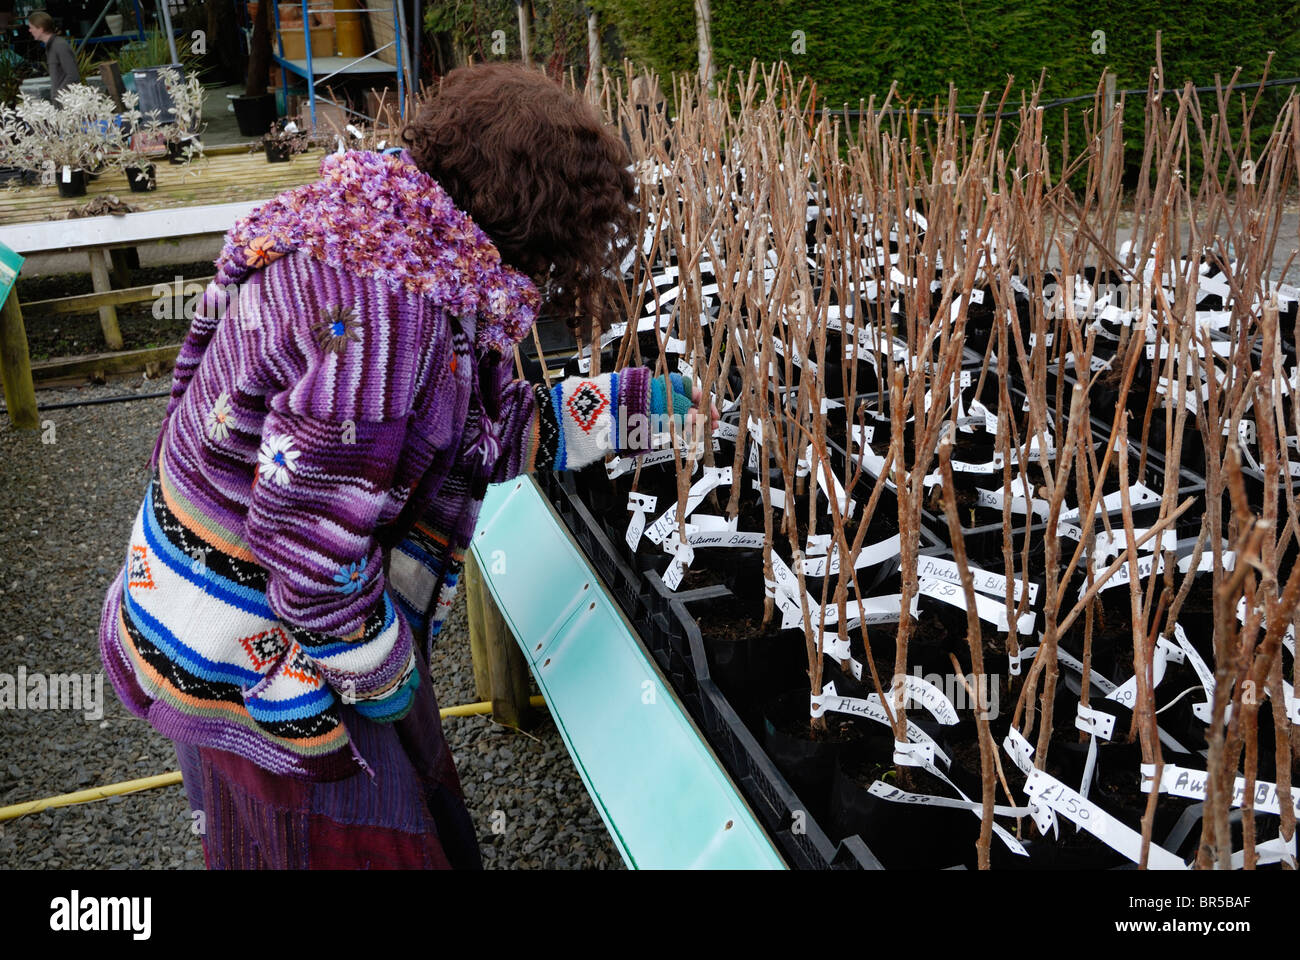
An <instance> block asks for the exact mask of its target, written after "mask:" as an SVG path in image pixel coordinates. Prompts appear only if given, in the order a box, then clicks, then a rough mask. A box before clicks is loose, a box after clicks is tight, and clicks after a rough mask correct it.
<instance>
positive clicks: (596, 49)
mask: <svg viewBox="0 0 1300 960" xmlns="http://www.w3.org/2000/svg"><path fill="white" fill-rule="evenodd" d="M599 83H600V24H599V22H598V21H597V20H596V11H595V10H588V11H587V87H588V88H589V89H590V90H591V91H592V99H595V98H596V96H598V95H599V89H598V86H597V85H598V84H599Z"/></svg>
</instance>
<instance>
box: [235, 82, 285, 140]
mask: <svg viewBox="0 0 1300 960" xmlns="http://www.w3.org/2000/svg"><path fill="white" fill-rule="evenodd" d="M233 103H234V104H235V123H237V124H238V125H239V135H240V136H241V137H260V136H262V134H264V133H266V132H267V131H268V130H270V129H271V124H272V123H274V122H275V113H276V110H275V94H273V93H267V94H263V95H262V96H260V97H235V99H234V101H233Z"/></svg>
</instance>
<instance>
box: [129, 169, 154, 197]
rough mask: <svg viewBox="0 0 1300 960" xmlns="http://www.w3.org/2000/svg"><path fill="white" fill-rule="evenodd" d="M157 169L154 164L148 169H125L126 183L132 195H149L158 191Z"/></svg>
mask: <svg viewBox="0 0 1300 960" xmlns="http://www.w3.org/2000/svg"><path fill="white" fill-rule="evenodd" d="M157 169H158V168H157V167H155V166H154V165H153V164H152V163H151V164H149V165H148V166H147V167H127V168H125V173H126V182H127V185H128V186H129V187H130V188H131V192H132V193H149V192H150V191H151V190H156V189H158V176H157Z"/></svg>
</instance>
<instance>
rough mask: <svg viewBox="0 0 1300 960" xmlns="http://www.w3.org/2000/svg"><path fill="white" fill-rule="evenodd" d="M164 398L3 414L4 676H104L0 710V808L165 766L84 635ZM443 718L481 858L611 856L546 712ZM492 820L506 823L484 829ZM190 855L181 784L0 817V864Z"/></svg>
mask: <svg viewBox="0 0 1300 960" xmlns="http://www.w3.org/2000/svg"><path fill="white" fill-rule="evenodd" d="M166 387H167V382H166V381H157V380H155V381H142V380H139V379H137V380H133V381H122V380H119V381H116V382H110V383H109V384H106V385H103V386H98V387H85V388H78V389H74V390H56V391H42V392H41V393H39V394H38V397H37V399H38V403H40V404H42V405H45V404H52V403H58V402H64V401H84V400H86V399H90V398H96V397H106V396H120V395H122V394H125V393H131V392H136V393H152V392H157V391H160V390H164V389H166ZM165 407H166V400H164V399H151V400H140V401H136V402H131V403H124V404H107V405H103V406H92V407H82V408H79V409H66V410H50V411H44V412H42V414H41V418H42V422H43V429H42V430H41V431H37V432H30V431H29V432H22V433H20V432H18V431H15V430H13V429H12V428H11V427H10V426H9V425H8V419H7V418H6V417H4V416H0V517H3V518H4V520H3V522H0V674H8V675H10V676H16V675H17V673H18V671H19V668H20V667H23V668H25V670H26V671H27V672H28V674H29V675H30V674H34V673H42V674H55V673H78V674H91V675H92V676H93V677H96V678H99V681H98V682H99V683H100V684H102V695H101V696H100V698H99V701H98V702H99V703H100V705H101V710H102V715H101V716H95V715H94V711H87V710H81V709H77V710H70V709H49V710H39V711H36V710H21V711H20V710H12V709H0V806H3V805H6V804H12V803H18V802H21V801H25V800H34V799H38V798H41V797H47V796H52V795H54V794H59V793H68V792H71V791H74V790H80V789H85V788H87V787H92V786H99V785H105V784H110V783H116V782H118V781H122V780H130V779H134V778H138V777H147V776H152V775H154V774H159V773H164V772H168V771H172V770H175V769H177V765H176V755H175V751H174V750H173V748H172V745H171V743H170V741H168V740H166V739H164V738H163V737H161V736H159V735H158V734H157V733H155V732H154V731H153V729H152V728H151V727H150V726H149V725H148V724H147V723H145V722H144V721H142V720H138V719H136V718H135V717H133V716H131V715H130V714H128V713H127V712H126V711H125V710H124V709H123V707H122V705H121V704H120V703H119V701H118V699H117V696H116V694H115V693H114V692H113V689H112V686H111V684H109V682H108V680H107V678H106V677H104V676H103V672H102V667H101V665H100V662H99V652H98V644H97V640H96V637H97V631H98V625H99V611H100V607H101V604H102V601H103V597H104V591H105V589H106V587H107V586H108V584H109V582H110V581H111V580H112V578H113V576H114V575H115V574H116V571H117V566H118V564H119V562H120V556H121V553H122V550H123V549H124V547H125V540H126V536H127V534H128V532H129V530H130V524H131V520H132V518H133V517H134V514H135V511H136V509H137V507H138V505H139V499H140V496H141V495H142V493H143V489H144V483H145V481H146V480H147V466H146V464H147V460H148V456H149V452H150V450H151V449H152V446H153V441H154V437H155V435H156V432H157V428H158V424H159V421H160V419H161V417H162V414H163V411H164V409H165ZM467 630H468V628H467V626H466V620H465V607H464V602H463V599H462V600H461V601H459V602H458V603H457V605H456V607H455V609H454V610H453V612H452V615H451V617H450V620H449V622H448V625H447V627H446V629H445V631H444V639H443V641H442V643H441V646H440V649H438V650H437V651H436V652H435V655H434V662H433V664H432V665H431V675H432V677H433V683H434V689H435V693H436V694H437V697H438V701H439V704H440V705H442V706H450V705H453V704H460V703H467V702H470V701H472V700H474V699H475V696H474V678H473V669H472V665H471V662H470V655H469V642H468V635H467ZM91 689H93V681H92V687H91ZM87 713H90V714H91V716H90V718H88V717H87ZM443 725H444V730H445V732H446V734H447V739H448V742H449V744H450V746H451V751H452V755H453V756H454V757H455V759H456V763H457V768H458V770H459V772H460V777H461V782H462V785H463V787H464V789H465V795H466V799H467V801H468V804H469V808H470V812H471V813H472V815H473V817H474V821H475V823H476V824H477V826H478V830H479V837H480V845H481V849H482V852H483V859H484V863H485V864H486V866H488V867H489V868H494V867H495V868H553V869H564V868H583V867H585V868H621V867H622V865H623V862H622V859H621V858H620V857H619V855H618V852H617V851H616V849H615V848H614V845H613V843H612V842H611V841H610V838H609V835H608V833H607V832H606V831H605V828H604V824H603V823H602V822H601V819H600V816H599V814H598V813H597V812H596V809H595V807H594V806H593V805H592V802H591V798H590V797H589V796H588V794H587V791H586V790H585V788H584V787H583V785H582V781H581V780H580V779H579V777H578V774H577V772H576V770H575V769H574V767H573V764H572V762H571V760H570V759H569V755H568V751H567V750H565V747H564V743H563V741H562V740H561V739H560V736H559V734H558V733H557V732H556V730H555V726H554V725H553V724H552V723H551V722H550V720H549V718H547V719H543V720H542V721H541V723H540V724H539V726H538V728H537V729H535V730H534V731H532V732H531V734H520V733H515V732H513V731H509V730H506V729H504V728H502V727H500V726H498V725H496V724H494V723H493V722H492V721H491V720H490V719H489V718H487V717H481V716H480V717H448V718H447V719H445V720H444V721H443ZM494 811H501V812H502V813H504V815H505V816H504V820H502V818H501V817H500V816H497V817H495V818H494ZM494 823H496V824H503V825H504V831H503V832H501V833H499V834H498V833H494V832H493V826H494ZM202 866H203V855H202V850H201V848H200V846H199V842H198V840H197V838H195V837H194V836H193V835H192V834H191V833H190V816H189V807H188V804H187V803H186V801H185V794H184V791H183V789H182V788H181V787H180V786H179V785H177V786H172V787H165V788H155V789H152V790H145V791H142V792H140V793H135V794H130V795H126V796H119V797H112V798H109V799H107V800H104V801H99V802H95V803H87V804H80V805H77V806H72V807H61V808H58V809H54V810H45V811H43V812H41V813H38V814H33V815H30V816H26V817H23V818H20V819H18V820H11V821H3V822H0V868H11V869H12V868H47V867H48V868H64V869H94V868H105V867H108V868H124V867H144V868H162V869H200V868H202Z"/></svg>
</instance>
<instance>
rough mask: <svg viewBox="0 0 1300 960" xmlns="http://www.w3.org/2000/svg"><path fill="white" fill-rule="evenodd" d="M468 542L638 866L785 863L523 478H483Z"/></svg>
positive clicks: (625, 852)
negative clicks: (485, 485)
mask: <svg viewBox="0 0 1300 960" xmlns="http://www.w3.org/2000/svg"><path fill="white" fill-rule="evenodd" d="M471 549H472V550H473V551H474V553H475V554H476V556H477V559H478V563H479V569H480V570H482V571H483V577H484V580H485V582H486V584H487V588H488V590H489V591H490V592H491V594H492V597H493V598H494V599H495V601H496V603H497V605H498V606H499V607H500V609H501V613H502V615H503V616H504V617H505V620H506V622H507V623H508V624H509V625H510V628H511V630H512V631H513V633H514V635H515V637H516V639H517V640H518V642H519V645H520V647H521V648H522V649H523V651H524V654H525V656H526V657H527V659H528V662H529V665H530V666H531V667H532V671H533V675H534V676H535V677H536V678H537V685H538V687H539V688H540V689H541V692H542V695H543V696H544V697H545V698H546V703H547V706H548V708H549V709H550V712H551V716H552V718H553V719H554V721H555V725H556V727H557V728H558V729H559V731H560V735H561V737H563V738H564V743H565V746H566V747H567V748H568V750H569V754H570V755H571V756H572V757H573V762H574V765H575V766H576V767H577V768H578V773H579V775H580V776H581V777H582V781H583V783H584V784H586V787H587V791H588V792H589V793H590V794H591V798H592V800H593V801H594V802H595V804H596V809H597V810H599V811H600V815H601V818H602V819H603V820H604V821H605V826H606V827H607V828H608V829H609V832H610V836H611V837H613V839H614V843H615V844H616V845H617V847H618V849H619V852H620V853H621V854H622V856H623V859H624V860H625V861H626V863H627V865H628V866H629V867H631V868H633V869H682V868H700V869H784V867H785V864H784V863H783V862H782V860H781V857H780V855H779V854H778V853H777V851H776V848H775V847H774V846H773V845H772V842H771V841H770V840H769V839H768V837H767V834H766V833H765V832H764V831H763V828H762V827H761V826H760V824H759V823H758V821H757V819H756V818H755V817H754V814H753V812H752V811H751V810H750V809H749V807H748V805H747V804H746V803H745V801H744V798H743V797H742V796H741V795H740V792H739V791H738V790H737V789H736V786H735V784H734V783H733V782H732V781H731V778H730V777H729V776H728V775H727V773H726V771H725V770H723V768H722V766H721V764H720V763H719V762H718V759H717V757H716V756H715V755H714V754H713V752H712V750H710V749H709V746H708V744H707V743H705V741H704V738H703V737H702V736H701V735H700V732H699V730H698V728H697V727H696V726H695V724H694V723H693V722H692V720H691V718H690V716H689V715H688V714H687V712H686V710H685V709H684V707H683V706H682V704H681V702H680V701H679V700H678V699H677V697H676V695H675V694H674V693H673V691H672V689H671V688H670V687H669V685H668V684H667V683H666V682H665V680H664V678H663V676H662V674H660V672H659V670H658V668H657V667H656V666H655V663H654V661H653V660H652V659H651V658H650V656H649V654H648V653H647V651H646V649H645V647H643V646H642V644H641V641H640V640H639V638H638V637H637V636H636V633H635V632H634V631H633V630H632V628H631V627H630V625H629V624H628V622H627V619H626V618H625V617H624V616H623V614H622V611H621V610H620V609H619V608H618V606H617V604H616V603H615V602H614V601H613V600H612V599H611V598H610V597H609V595H608V594H607V593H606V592H605V590H604V588H603V586H602V584H601V582H600V580H599V578H598V577H597V576H596V574H595V572H594V571H593V570H592V568H591V567H590V566H589V565H588V564H587V561H586V559H585V558H584V557H583V555H582V552H581V550H579V548H578V547H577V545H576V544H575V543H574V542H573V540H572V539H571V538H570V536H569V534H568V531H567V530H565V529H564V526H563V524H562V523H561V521H560V519H559V518H558V517H557V516H556V514H555V512H554V511H553V510H552V509H551V506H550V504H548V503H547V502H546V499H545V498H544V497H543V496H542V494H541V492H540V491H539V490H538V488H537V485H536V484H535V483H533V481H532V479H531V478H520V479H518V480H512V481H510V482H509V483H504V484H500V485H498V486H494V487H491V488H489V490H488V496H487V499H486V500H485V501H484V504H483V510H482V513H481V514H480V515H479V524H478V530H477V532H476V533H475V535H474V541H473V543H472V545H471Z"/></svg>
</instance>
